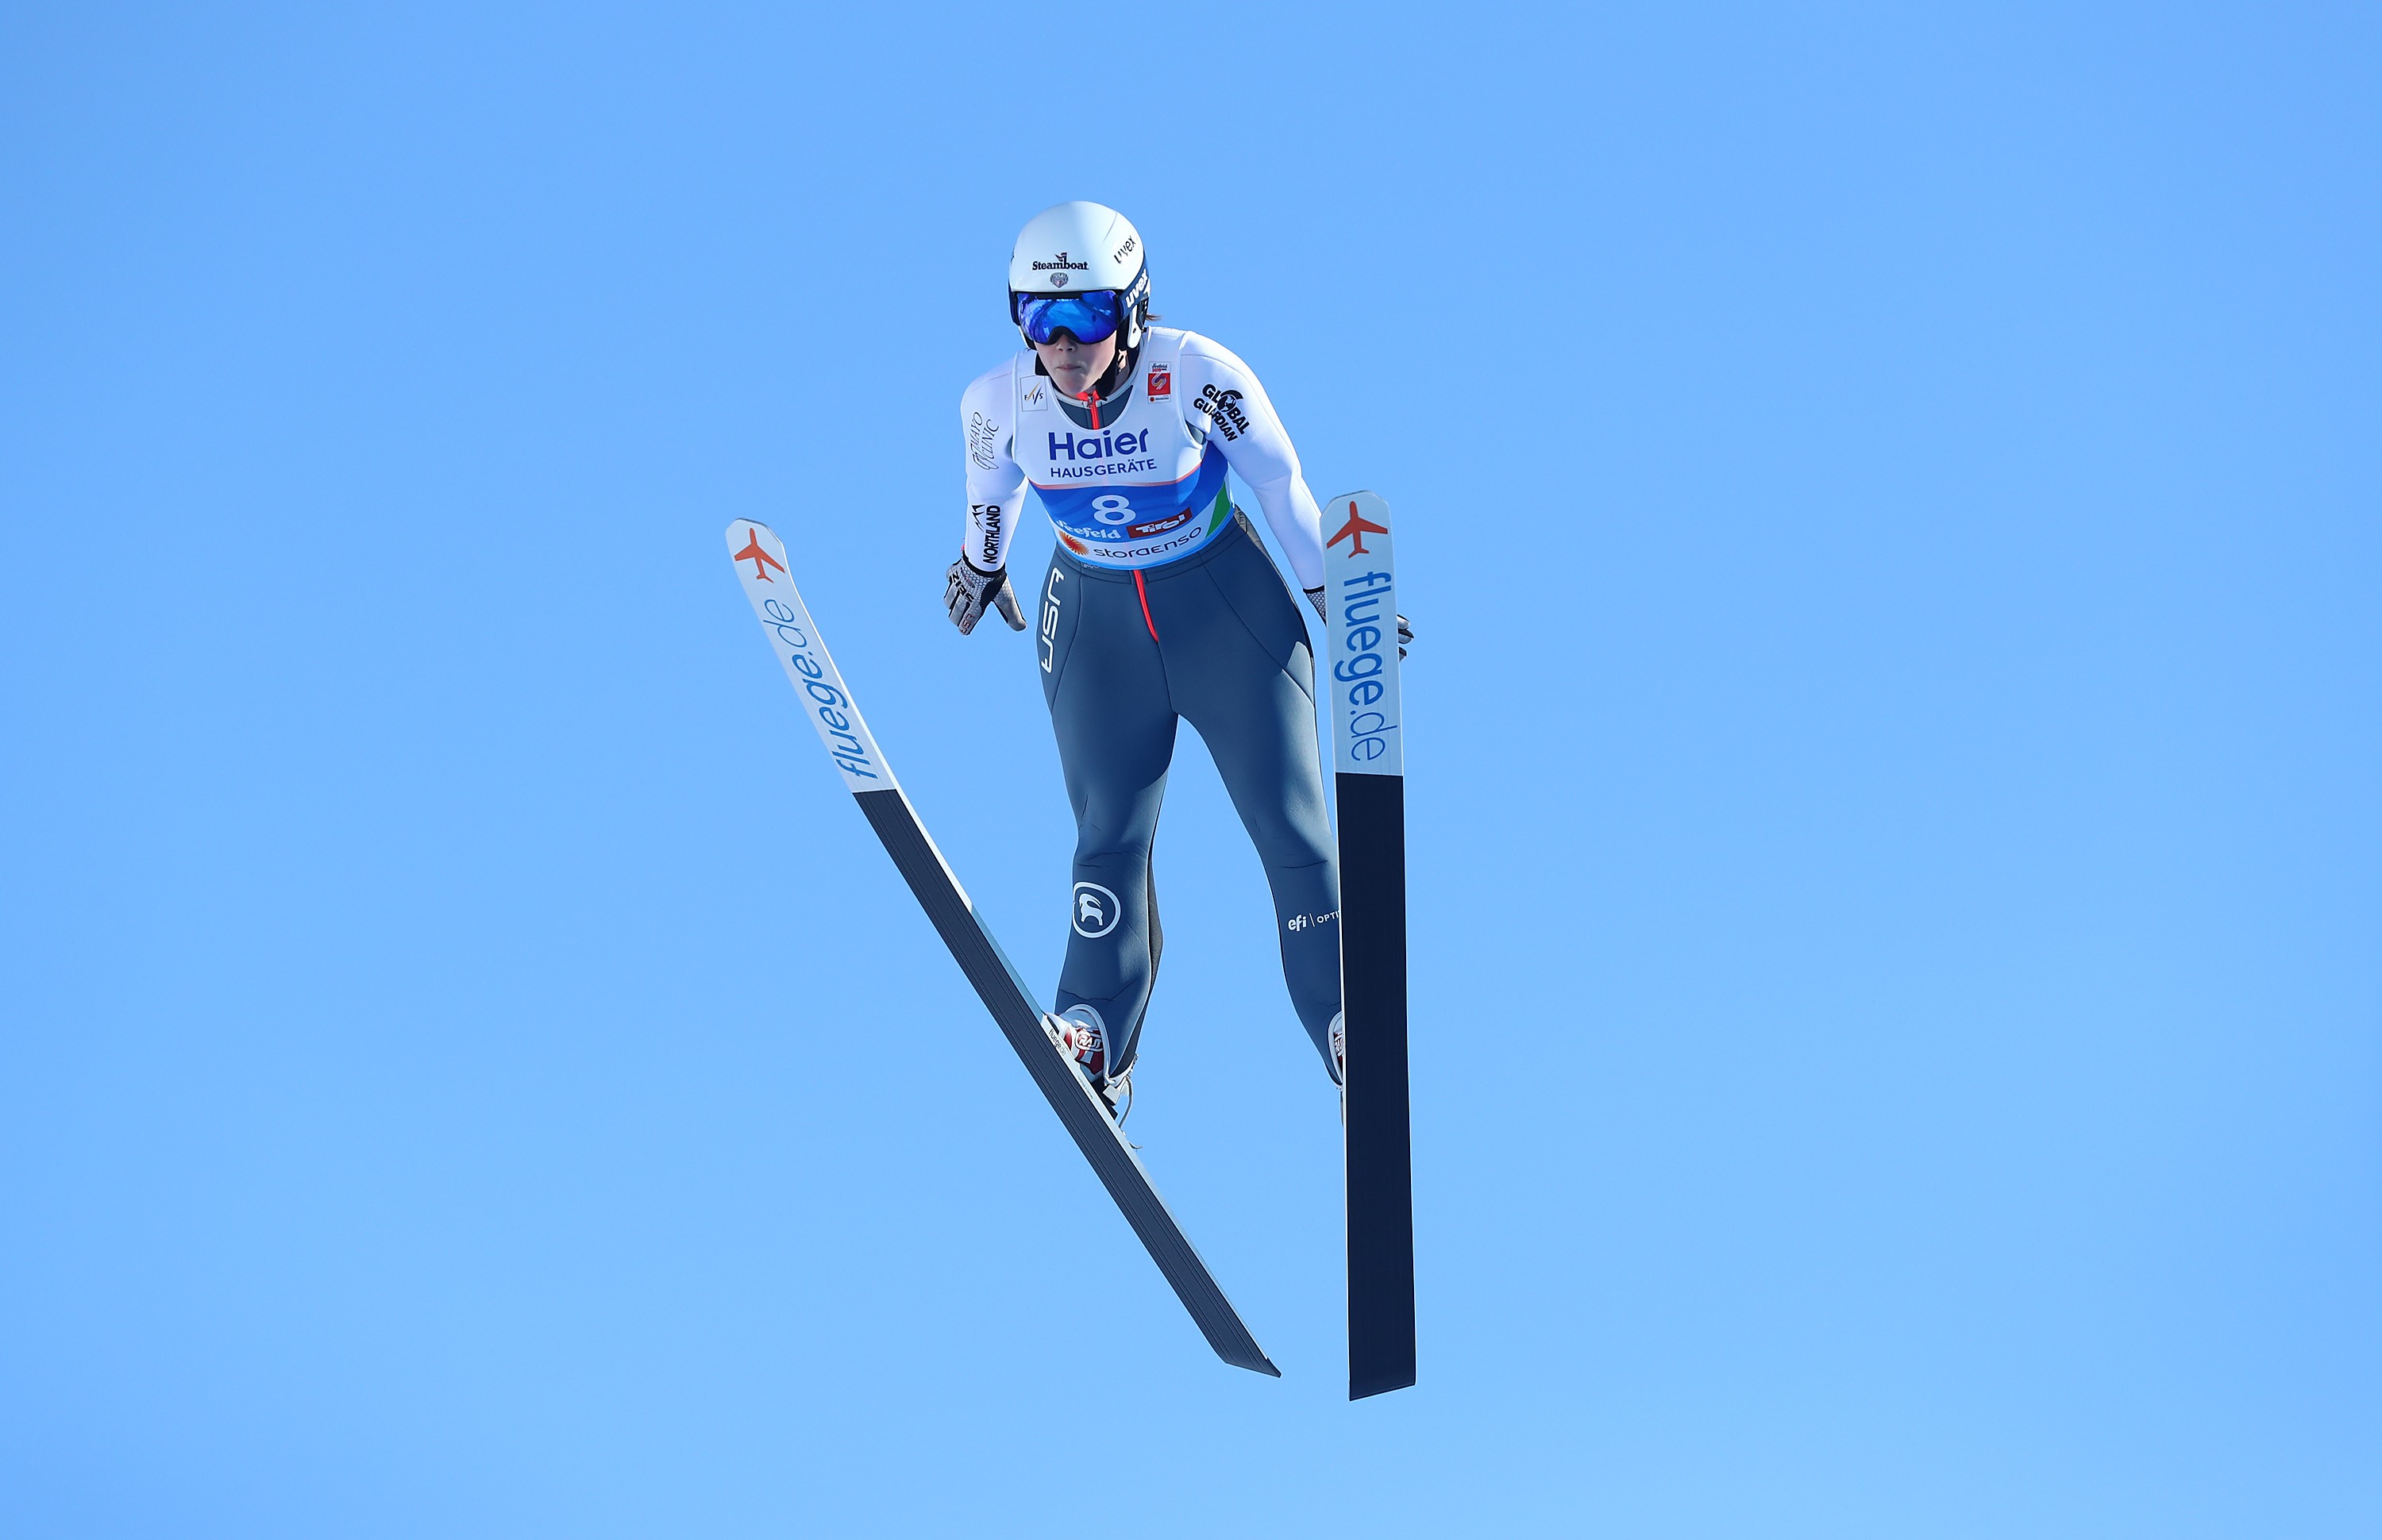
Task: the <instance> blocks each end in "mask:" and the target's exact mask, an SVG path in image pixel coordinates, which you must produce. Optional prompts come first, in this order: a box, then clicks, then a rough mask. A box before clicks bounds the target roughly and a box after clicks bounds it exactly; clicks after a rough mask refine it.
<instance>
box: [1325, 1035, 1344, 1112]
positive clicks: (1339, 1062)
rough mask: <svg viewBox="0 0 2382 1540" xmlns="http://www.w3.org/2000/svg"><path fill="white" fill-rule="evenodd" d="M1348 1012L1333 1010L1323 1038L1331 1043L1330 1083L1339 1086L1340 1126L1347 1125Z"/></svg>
mask: <svg viewBox="0 0 2382 1540" xmlns="http://www.w3.org/2000/svg"><path fill="white" fill-rule="evenodd" d="M1347 1021H1348V1013H1347V1012H1346V1011H1342V1010H1335V1011H1333V1012H1332V1025H1331V1026H1330V1027H1328V1028H1326V1029H1325V1030H1324V1040H1325V1041H1326V1042H1328V1043H1330V1044H1331V1045H1332V1084H1333V1085H1336V1086H1338V1087H1339V1088H1340V1126H1341V1127H1342V1128H1346V1127H1347V1126H1348V1027H1347Z"/></svg>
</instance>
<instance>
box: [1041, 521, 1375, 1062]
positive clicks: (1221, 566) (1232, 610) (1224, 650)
mask: <svg viewBox="0 0 2382 1540" xmlns="http://www.w3.org/2000/svg"><path fill="white" fill-rule="evenodd" d="M1136 577H1137V578H1138V581H1136ZM1298 605H1299V601H1298V600H1297V599H1296V598H1295V596H1294V595H1293V594H1292V593H1291V592H1290V590H1289V589H1288V587H1286V586H1285V585H1284V584H1283V580H1282V575H1281V573H1279V572H1278V571H1276V570H1275V569H1274V565H1273V561H1272V559H1271V557H1270V556H1267V555H1266V550H1265V546H1264V545H1263V544H1261V543H1260V542H1259V540H1258V538H1257V535H1256V533H1255V532H1253V531H1252V530H1250V528H1249V526H1248V522H1247V520H1246V518H1245V517H1243V516H1242V515H1240V514H1237V513H1235V514H1234V521H1233V524H1232V525H1231V526H1230V527H1229V528H1227V529H1226V530H1225V531H1224V532H1222V534H1220V535H1218V536H1217V537H1216V538H1215V539H1214V540H1212V541H1210V542H1209V544H1207V545H1206V546H1204V547H1202V548H1201V549H1200V550H1199V551H1198V552H1197V553H1196V554H1195V555H1192V556H1185V557H1184V558H1183V559H1182V560H1180V561H1175V562H1170V563H1167V564H1166V565H1164V566H1162V567H1155V568H1144V569H1143V570H1142V571H1141V572H1140V573H1138V574H1136V573H1133V572H1118V571H1112V570H1109V569H1106V568H1094V567H1087V566H1086V565H1085V564H1084V563H1082V562H1080V561H1077V560H1076V559H1075V558H1074V557H1073V556H1069V555H1068V554H1067V552H1066V550H1065V548H1064V547H1063V546H1062V547H1061V548H1060V549H1059V551H1058V552H1057V553H1056V554H1054V555H1053V556H1052V557H1051V561H1050V572H1049V573H1048V574H1047V575H1046V576H1045V578H1044V580H1043V584H1042V604H1041V606H1040V613H1039V617H1038V619H1039V622H1040V623H1039V626H1038V630H1039V633H1040V634H1039V636H1038V639H1037V646H1036V649H1035V651H1036V654H1037V656H1038V659H1039V661H1040V663H1041V666H1042V695H1043V699H1044V700H1045V701H1046V702H1047V703H1049V705H1050V726H1051V728H1052V730H1053V731H1055V732H1056V733H1057V734H1058V738H1059V759H1060V762H1061V764H1063V765H1064V766H1065V769H1066V775H1067V800H1068V801H1069V803H1070V804H1072V805H1073V807H1074V811H1075V888H1074V895H1073V897H1072V898H1071V899H1070V907H1069V922H1070V924H1071V926H1072V934H1070V935H1069V936H1068V938H1067V963H1066V967H1065V969H1064V970H1063V971H1062V972H1061V973H1060V975H1059V1001H1058V1008H1059V1009H1061V1010H1064V1009H1066V1008H1068V1007H1070V1006H1074V1005H1079V1004H1088V1005H1090V1006H1092V1007H1094V1008H1097V1009H1098V1010H1099V1013H1100V1018H1101V1020H1102V1021H1105V1022H1106V1023H1107V1024H1108V1029H1109V1033H1110V1034H1111V1038H1112V1040H1113V1041H1112V1043H1111V1062H1112V1064H1113V1066H1114V1067H1115V1069H1116V1070H1121V1069H1123V1068H1126V1067H1128V1066H1130V1065H1131V1064H1132V1063H1133V1058H1134V1054H1135V1051H1136V1046H1137V1042H1138V1039H1139V1037H1140V1034H1141V1021H1142V1016H1143V1013H1144V1012H1145V1011H1146V1010H1147V1009H1148V1005H1149V991H1150V985H1151V984H1152V982H1153V981H1154V980H1155V979H1156V977H1157V972H1158V956H1159V952H1160V949H1161V946H1162V941H1161V935H1160V929H1159V924H1158V903H1157V895H1156V893H1155V891H1154V889H1153V886H1152V884H1151V881H1150V873H1149V847H1150V841H1151V839H1152V838H1153V837H1155V836H1156V834H1157V832H1158V810H1159V803H1160V801H1161V800H1162V799H1163V798H1164V797H1165V795H1166V772H1167V767H1168V765H1169V764H1171V763H1172V762H1173V758H1174V727H1175V723H1176V722H1177V721H1178V720H1184V721H1188V722H1189V723H1190V724H1191V726H1192V727H1195V728H1197V730H1198V733H1199V737H1200V739H1201V740H1202V741H1204V742H1205V743H1206V744H1207V745H1208V752H1209V755H1210V756H1211V757H1212V758H1213V759H1214V760H1215V762H1216V768H1217V770H1218V771H1220V772H1221V773H1222V776H1223V777H1224V788H1225V790H1226V791H1228V792H1229V793H1231V795H1232V799H1233V806H1234V808H1235V809H1236V810H1237V811H1238V812H1239V813H1240V815H1241V823H1242V825H1243V826H1244V827H1246V829H1247V830H1248V832H1249V838H1250V840H1251V842H1252V843H1254V844H1255V845H1256V846H1257V849H1258V857H1259V860H1260V861H1262V862H1264V863H1265V872H1266V881H1267V882H1268V884H1269V885H1271V887H1272V889H1273V911H1274V928H1275V934H1276V935H1277V937H1278V938H1279V940H1280V941H1281V943H1282V972H1283V979H1284V980H1285V981H1286V982H1287V983H1288V984H1289V986H1290V998H1291V1004H1292V1005H1293V1006H1294V1007H1295V1008H1296V1010H1297V1012H1298V1019H1299V1021H1300V1023H1301V1024H1302V1025H1304V1026H1305V1027H1306V1028H1307V1033H1308V1037H1310V1038H1311V1039H1313V1040H1314V1043H1315V1047H1316V1051H1317V1052H1318V1053H1319V1054H1321V1055H1323V1056H1324V1057H1325V1062H1326V1063H1327V1065H1328V1064H1329V1062H1330V1050H1329V1048H1328V1046H1327V1045H1326V1041H1325V1033H1326V1031H1327V1029H1328V1028H1329V1027H1330V1025H1331V1021H1332V1015H1333V1014H1334V1013H1335V1012H1337V1011H1338V1010H1339V1008H1340V880H1339V874H1338V872H1337V871H1336V870H1335V869H1334V867H1333V863H1332V834H1331V828H1330V825H1329V822H1328V820H1327V819H1326V817H1325V813H1324V805H1323V776H1322V769H1321V766H1320V764H1319V763H1318V760H1317V751H1316V741H1315V665H1314V657H1313V654H1311V653H1310V652H1309V650H1308V640H1307V626H1306V622H1305V621H1304V620H1303V619H1302V618H1301V617H1300V614H1299V609H1298ZM1112 1072H1114V1071H1113V1070H1112Z"/></svg>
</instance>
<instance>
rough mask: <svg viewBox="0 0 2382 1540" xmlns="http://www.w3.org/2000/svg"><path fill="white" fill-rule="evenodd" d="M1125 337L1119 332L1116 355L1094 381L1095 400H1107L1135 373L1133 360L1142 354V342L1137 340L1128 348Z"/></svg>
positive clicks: (1093, 392) (1093, 394)
mask: <svg viewBox="0 0 2382 1540" xmlns="http://www.w3.org/2000/svg"><path fill="white" fill-rule="evenodd" d="M1123 338H1124V334H1123V332H1119V333H1118V334H1117V339H1118V347H1117V352H1116V357H1114V358H1112V359H1111V360H1109V366H1108V368H1106V369H1105V370H1102V371H1101V372H1100V377H1099V379H1097V380H1094V381H1093V382H1092V398H1093V399H1095V400H1099V401H1105V400H1107V399H1108V398H1109V397H1110V396H1111V395H1112V394H1114V393H1115V390H1116V387H1117V385H1119V384H1120V383H1122V382H1123V380H1125V379H1126V378H1127V377H1128V376H1130V375H1131V374H1132V373H1133V361H1134V360H1135V359H1136V358H1138V357H1140V356H1141V344H1140V343H1138V342H1136V343H1135V344H1134V345H1133V346H1132V347H1130V348H1127V347H1125V346H1123Z"/></svg>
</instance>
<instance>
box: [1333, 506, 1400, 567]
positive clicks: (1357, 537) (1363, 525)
mask: <svg viewBox="0 0 2382 1540" xmlns="http://www.w3.org/2000/svg"><path fill="white" fill-rule="evenodd" d="M1389 532H1390V530H1389V526H1388V525H1386V524H1376V523H1373V522H1372V521H1370V520H1369V519H1367V518H1366V517H1365V516H1364V515H1363V514H1361V513H1358V512H1357V505H1356V504H1354V503H1351V504H1349V505H1348V522H1346V523H1345V524H1343V525H1341V526H1340V532H1339V533H1338V534H1335V535H1333V536H1332V538H1331V539H1329V540H1327V541H1325V542H1324V543H1323V544H1324V548H1325V549H1327V550H1329V549H1330V548H1331V547H1332V546H1334V545H1337V544H1340V543H1341V542H1342V541H1344V540H1353V544H1350V545H1349V547H1348V554H1349V555H1350V556H1366V555H1369V553H1368V552H1367V551H1366V549H1365V537H1366V536H1367V535H1369V534H1387V533H1389Z"/></svg>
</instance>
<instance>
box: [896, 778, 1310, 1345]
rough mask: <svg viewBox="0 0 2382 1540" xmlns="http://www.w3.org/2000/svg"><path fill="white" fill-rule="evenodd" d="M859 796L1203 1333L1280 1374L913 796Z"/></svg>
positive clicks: (955, 955)
mask: <svg viewBox="0 0 2382 1540" xmlns="http://www.w3.org/2000/svg"><path fill="white" fill-rule="evenodd" d="M853 801H856V802H858V803H859V804H860V811H861V812H862V813H866V815H867V818H868V826H869V827H871V828H873V829H875V830H876V831H877V837H878V838H879V839H881V840H883V841H884V842H885V851H886V853H887V854H888V855H890V856H891V857H892V858H893V864H894V866H895V867H897V868H898V869H899V870H900V871H901V873H902V877H903V879H904V880H906V881H907V882H908V883H909V885H910V891H911V892H912V893H914V894H915V895H917V898H918V907H919V908H921V909H923V910H925V911H927V919H929V920H931V921H933V922H934V925H935V929H936V931H937V932H938V933H939V934H940V935H941V936H942V938H943V945H944V946H946V947H950V948H951V952H952V960H954V961H956V962H957V963H958V964H959V965H960V972H963V973H964V974H966V975H967V981H968V983H970V984H974V985H975V986H976V997H977V998H978V999H981V1000H982V1001H983V1002H984V1007H985V1008H986V1009H987V1010H988V1011H990V1012H992V1019H993V1021H995V1022H996V1023H998V1024H999V1026H1000V1028H1001V1035H1002V1036H1003V1037H1006V1038H1008V1039H1009V1045H1010V1046H1011V1047H1012V1048H1014V1049H1015V1050H1016V1051H1017V1057H1018V1060H1019V1061H1020V1062H1021V1063H1023V1064H1024V1065H1025V1072H1026V1073H1027V1074H1029V1075H1031V1076H1033V1077H1034V1083H1035V1085H1036V1087H1037V1088H1038V1089H1039V1090H1040V1091H1041V1093H1042V1095H1043V1098H1044V1099H1045V1100H1047V1101H1048V1102H1049V1103H1050V1109H1051V1110H1052V1111H1053V1112H1056V1113H1057V1114H1058V1115H1059V1121H1060V1122H1062V1123H1063V1124H1065V1125H1066V1127H1067V1132H1068V1133H1069V1134H1070V1135H1072V1136H1073V1137H1074V1141H1075V1147H1076V1148H1077V1149H1079V1150H1081V1151H1083V1152H1084V1158H1085V1159H1086V1160H1087V1161H1089V1162H1091V1166H1092V1170H1093V1172H1094V1173H1095V1174H1097V1175H1098V1176H1099V1179H1100V1185H1101V1186H1103V1187H1105V1188H1107V1189H1108V1190H1109V1196H1110V1197H1111V1198H1113V1199H1115V1200H1116V1205H1117V1208H1118V1209H1119V1211H1120V1212H1122V1213H1123V1215H1124V1217H1125V1222H1126V1223H1127V1224H1129V1225H1131V1226H1132V1227H1133V1232H1134V1234H1136V1235H1137V1236H1139V1237H1141V1243H1142V1244H1143V1245H1144V1246H1146V1247H1148V1250H1149V1256H1150V1260H1151V1261H1153V1262H1155V1263H1157V1264H1158V1270H1159V1271H1160V1273H1163V1274H1164V1275H1166V1281H1167V1282H1168V1283H1170V1284H1172V1285H1173V1287H1174V1293H1175V1296H1176V1297H1177V1298H1178V1299H1180V1300H1181V1301H1182V1302H1183V1306H1184V1308H1185V1310H1188V1311H1189V1312H1190V1313H1191V1319H1192V1320H1193V1321H1194V1322H1196V1323H1197V1325H1198V1327H1199V1333H1200V1335H1201V1336H1203V1337H1205V1338H1207V1339H1208V1345H1209V1347H1211V1348H1213V1349H1215V1350H1216V1356H1217V1357H1219V1358H1221V1359H1222V1360H1223V1361H1224V1362H1225V1363H1230V1364H1233V1365H1234V1366H1235V1367H1237V1368H1242V1369H1254V1370H1255V1371H1257V1372H1258V1373H1259V1374H1261V1375H1274V1376H1275V1377H1277V1378H1279V1377H1280V1376H1281V1375H1282V1371H1281V1370H1279V1369H1277V1368H1275V1367H1274V1366H1273V1363H1272V1362H1271V1360H1270V1359H1268V1358H1267V1357H1266V1355H1265V1353H1264V1351H1262V1350H1261V1349H1259V1347H1258V1344H1257V1338H1254V1337H1252V1336H1250V1335H1249V1328H1248V1326H1246V1325H1245V1324H1244V1323H1243V1322H1242V1320H1241V1317H1240V1315H1239V1314H1238V1313H1237V1312H1235V1311H1234V1309H1233V1306H1232V1302H1230V1301H1228V1300H1226V1299H1225V1298H1224V1291H1223V1289H1221V1288H1220V1287H1218V1286H1217V1283H1216V1279H1215V1277H1213V1275H1211V1274H1210V1273H1209V1271H1208V1265H1207V1264H1206V1263H1204V1262H1202V1261H1200V1260H1199V1253H1197V1252H1196V1251H1193V1250H1192V1249H1191V1242H1190V1241H1189V1239H1188V1238H1186V1237H1185V1235H1184V1233H1183V1230H1182V1228H1181V1227H1179V1226H1178V1225H1176V1224H1175V1222H1174V1216H1173V1215H1171V1214H1169V1213H1168V1212H1167V1211H1166V1204H1165V1203H1164V1202H1163V1201H1162V1200H1161V1199H1160V1197H1159V1195H1158V1192H1157V1190H1156V1189H1155V1188H1153V1187H1151V1186H1150V1183H1149V1178H1148V1176H1146V1175H1145V1174H1144V1173H1143V1172H1142V1169H1141V1163H1140V1162H1139V1161H1137V1160H1136V1159H1135V1158H1134V1156H1133V1152H1132V1150H1131V1149H1129V1148H1128V1147H1127V1146H1126V1144H1125V1143H1124V1140H1123V1135H1122V1134H1121V1133H1119V1131H1118V1130H1117V1128H1116V1125H1115V1124H1113V1123H1111V1122H1110V1121H1109V1117H1108V1114H1107V1113H1106V1112H1104V1111H1102V1110H1101V1108H1100V1104H1099V1095H1098V1094H1097V1093H1095V1092H1094V1091H1093V1090H1092V1088H1091V1085H1090V1083H1089V1082H1087V1081H1086V1080H1085V1079H1084V1078H1083V1077H1082V1076H1081V1075H1079V1074H1077V1073H1076V1072H1075V1071H1074V1069H1073V1068H1071V1067H1070V1066H1069V1065H1068V1063H1067V1061H1066V1060H1065V1059H1064V1058H1063V1057H1061V1056H1060V1053H1059V1050H1058V1049H1056V1048H1054V1047H1053V1046H1051V1044H1050V1037H1049V1035H1048V1034H1047V1033H1045V1032H1044V1030H1043V1027H1042V1012H1041V1010H1040V1009H1039V1008H1038V1007H1037V1006H1036V1005H1035V1004H1034V998H1033V996H1032V995H1031V994H1029V993H1028V992H1027V990H1026V988H1025V984H1024V983H1023V982H1021V981H1020V980H1019V978H1018V977H1017V971H1016V970H1015V969H1014V968H1013V967H1012V966H1011V965H1010V961H1009V959H1008V957H1007V956H1006V955H1005V954H1003V953H1002V951H1001V947H1000V944H999V943H997V942H995V941H994V940H993V938H992V935H991V933H990V932H988V931H987V930H986V929H985V928H984V925H983V923H982V922H980V921H978V920H977V919H976V911H974V910H973V909H971V908H969V907H968V901H967V898H966V896H965V895H964V894H963V893H962V892H961V891H960V888H959V885H958V884H957V883H955V882H953V881H952V874H951V873H950V871H949V870H948V869H947V868H946V867H945V866H944V865H943V862H942V858H941V856H940V855H939V854H938V853H937V852H936V850H935V847H934V845H933V843H932V842H931V841H929V840H928V839H927V831H926V829H925V827H924V826H923V825H920V824H919V822H918V815H917V813H916V812H915V811H914V810H913V809H912V808H911V806H910V800H909V799H908V798H907V797H905V796H903V795H902V790H901V788H899V787H892V788H887V789H885V790H883V791H857V792H854V793H853Z"/></svg>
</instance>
